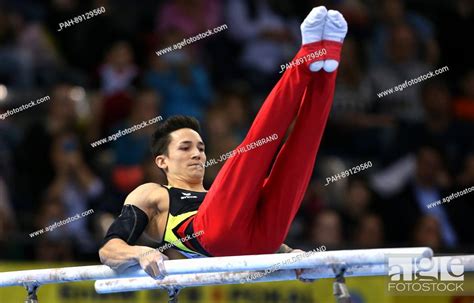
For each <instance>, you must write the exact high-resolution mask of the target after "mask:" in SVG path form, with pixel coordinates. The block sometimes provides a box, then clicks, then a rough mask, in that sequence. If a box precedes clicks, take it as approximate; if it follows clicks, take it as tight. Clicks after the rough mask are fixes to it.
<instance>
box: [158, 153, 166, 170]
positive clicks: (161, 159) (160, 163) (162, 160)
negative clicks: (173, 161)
mask: <svg viewBox="0 0 474 303" xmlns="http://www.w3.org/2000/svg"><path fill="white" fill-rule="evenodd" d="M155 163H156V165H157V166H158V167H159V168H161V169H163V170H166V169H167V168H168V164H166V156H165V155H159V156H156V158H155Z"/></svg>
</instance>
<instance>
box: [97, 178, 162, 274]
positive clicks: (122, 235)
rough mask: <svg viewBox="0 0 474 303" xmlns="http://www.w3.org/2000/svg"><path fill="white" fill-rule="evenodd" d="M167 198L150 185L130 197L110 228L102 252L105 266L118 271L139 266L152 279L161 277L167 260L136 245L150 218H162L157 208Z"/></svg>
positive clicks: (143, 186)
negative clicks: (164, 262) (162, 266)
mask: <svg viewBox="0 0 474 303" xmlns="http://www.w3.org/2000/svg"><path fill="white" fill-rule="evenodd" d="M165 194H167V193H166V191H165V190H163V188H162V187H160V186H159V185H157V184H154V183H147V184H143V185H141V186H139V187H137V188H136V189H135V190H133V191H132V192H131V193H130V194H129V195H128V196H127V198H126V199H125V203H124V206H123V209H122V213H121V214H120V216H119V217H118V218H117V219H116V220H115V221H114V223H112V225H111V226H110V228H109V230H108V231H107V234H106V236H105V238H104V242H103V243H104V244H103V246H102V248H101V249H100V250H99V256H100V261H101V263H102V264H105V265H107V266H109V267H111V268H113V269H117V270H123V269H126V268H128V267H131V266H134V265H137V264H139V265H140V267H141V268H142V269H143V270H145V272H147V273H148V274H149V275H150V276H152V277H154V278H157V277H161V276H162V275H161V271H160V268H159V267H160V264H161V265H162V264H163V261H164V260H165V259H168V257H167V256H166V255H164V254H162V253H160V252H159V251H157V250H155V249H153V248H151V247H146V246H138V245H134V244H135V242H136V241H137V240H138V238H139V237H140V235H141V234H142V233H143V231H144V230H145V228H146V226H147V225H148V222H149V221H150V220H151V218H153V217H154V216H156V215H158V214H159V210H158V206H159V203H160V201H163V196H164V195H165Z"/></svg>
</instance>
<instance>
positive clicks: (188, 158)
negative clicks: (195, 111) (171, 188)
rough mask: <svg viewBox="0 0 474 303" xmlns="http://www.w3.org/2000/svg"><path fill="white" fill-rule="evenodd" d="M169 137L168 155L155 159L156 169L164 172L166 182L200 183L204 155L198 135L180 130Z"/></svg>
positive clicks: (187, 130) (194, 132)
mask: <svg viewBox="0 0 474 303" xmlns="http://www.w3.org/2000/svg"><path fill="white" fill-rule="evenodd" d="M170 137H171V141H170V144H169V145H168V155H160V156H158V157H157V158H156V163H157V165H158V167H160V168H162V169H163V170H164V171H165V172H166V175H167V177H168V180H170V179H177V180H181V181H184V182H193V183H194V182H201V183H202V180H203V178H204V163H206V153H205V146H204V143H203V142H202V139H201V136H200V135H199V133H197V132H196V131H194V130H192V129H190V128H182V129H179V130H176V131H174V132H172V133H170Z"/></svg>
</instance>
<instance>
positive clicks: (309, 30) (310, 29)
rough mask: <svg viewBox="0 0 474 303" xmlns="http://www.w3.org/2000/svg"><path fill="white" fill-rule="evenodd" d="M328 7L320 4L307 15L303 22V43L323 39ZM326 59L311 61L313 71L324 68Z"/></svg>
mask: <svg viewBox="0 0 474 303" xmlns="http://www.w3.org/2000/svg"><path fill="white" fill-rule="evenodd" d="M326 15H327V9H326V7H324V6H318V7H315V8H313V10H312V11H311V12H310V13H309V14H308V16H306V18H305V19H304V21H303V23H301V27H300V28H301V37H302V38H303V45H305V44H309V43H313V42H318V41H321V40H322V39H323V31H324V24H325V23H326ZM323 65H324V61H316V62H313V63H311V65H310V67H309V69H310V70H311V71H319V70H321V68H323Z"/></svg>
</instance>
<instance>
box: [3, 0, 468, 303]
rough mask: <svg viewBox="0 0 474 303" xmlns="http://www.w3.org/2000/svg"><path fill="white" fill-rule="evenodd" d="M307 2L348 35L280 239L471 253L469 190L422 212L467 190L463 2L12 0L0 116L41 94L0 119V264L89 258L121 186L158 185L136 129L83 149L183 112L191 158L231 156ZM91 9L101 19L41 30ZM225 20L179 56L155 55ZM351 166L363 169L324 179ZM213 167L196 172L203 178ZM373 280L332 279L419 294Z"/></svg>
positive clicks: (196, 291)
mask: <svg viewBox="0 0 474 303" xmlns="http://www.w3.org/2000/svg"><path fill="white" fill-rule="evenodd" d="M318 5H325V6H327V7H328V8H332V9H337V10H339V11H341V13H342V14H343V15H344V17H345V18H346V20H347V21H348V23H349V34H348V37H347V38H346V40H345V42H344V48H343V54H342V59H341V64H340V68H339V73H338V78H337V85H336V93H335V97H334V105H333V108H332V111H331V114H330V120H329V122H328V125H327V128H326V131H325V135H324V138H323V142H322V145H321V149H320V151H319V154H318V157H317V161H316V166H315V168H314V176H313V179H312V182H311V184H310V187H309V188H308V191H307V195H306V196H305V199H304V202H303V205H302V208H301V210H300V212H299V213H298V215H297V217H296V219H295V221H294V223H293V226H292V229H291V232H290V234H289V236H288V238H287V241H286V243H288V244H289V245H290V246H292V247H296V248H302V249H307V250H311V249H313V248H316V247H319V246H320V245H325V246H326V247H327V249H328V250H336V249H351V248H380V247H399V246H429V247H431V248H432V249H433V250H434V251H435V253H437V254H439V253H444V254H449V253H458V254H461V253H473V249H474V234H473V233H472V230H473V228H472V222H471V221H472V216H473V214H474V203H473V202H474V192H473V193H470V194H465V195H464V196H462V197H459V198H456V199H453V200H452V201H451V202H450V203H445V204H442V205H440V206H437V207H434V208H431V209H428V208H427V207H425V205H426V204H427V203H429V202H435V201H436V200H438V199H441V198H443V197H446V196H449V195H451V194H452V193H455V192H458V191H462V190H464V189H466V188H469V187H471V186H473V185H474V69H473V67H474V65H473V54H474V48H473V46H472V45H473V44H472V43H470V40H472V30H473V29H474V26H473V25H474V24H473V10H474V3H473V1H471V0H452V1H448V0H412V1H402V0H380V1H374V0H334V1H310V0H304V1H292V2H290V1H284V0H224V1H220V0H175V1H165V0H156V1H151V0H141V1H124V0H114V1H107V0H103V1H79V0H50V1H23V0H15V1H13V0H11V1H0V114H3V113H6V112H7V111H8V110H11V109H12V108H16V107H20V106H21V105H23V104H26V103H28V102H30V101H32V100H37V99H39V98H42V97H44V96H50V100H48V101H45V102H43V103H41V104H38V105H36V106H34V107H31V108H29V109H26V110H24V111H21V112H19V113H16V114H14V115H11V116H9V117H7V118H6V119H3V120H2V119H0V271H9V270H20V269H27V268H28V269H32V268H43V267H58V266H66V265H73V264H74V265H77V264H81V265H84V264H98V262H99V258H98V254H97V251H98V247H99V244H100V241H101V239H102V237H103V236H104V234H105V231H106V230H107V228H108V226H109V225H110V224H111V222H112V220H113V218H114V217H115V216H117V215H118V214H119V212H120V210H121V207H122V204H123V201H124V199H125V197H126V195H127V193H129V192H130V191H131V190H132V189H133V188H135V187H136V186H138V185H139V184H141V183H144V182H166V180H164V179H163V176H162V175H160V172H159V170H158V169H156V167H155V165H154V163H153V161H152V158H151V154H150V152H149V150H148V146H149V138H150V135H151V134H152V133H153V131H154V126H153V125H151V126H148V127H146V128H143V129H141V130H139V131H136V132H134V133H132V134H129V135H127V136H123V137H121V138H118V139H117V140H116V141H113V142H108V143H105V144H101V145H100V146H98V147H92V146H91V143H92V142H95V141H98V140H100V139H101V138H105V137H108V136H109V135H112V134H114V133H116V132H117V130H121V129H125V128H128V127H131V126H133V125H135V124H139V123H141V122H142V121H147V120H149V119H152V118H154V117H157V116H160V115H161V116H162V117H163V119H166V118H167V117H169V116H170V115H175V114H183V115H192V116H195V117H196V118H198V119H199V121H200V122H201V124H202V127H203V137H204V140H205V142H206V150H207V157H208V159H211V158H219V157H220V155H221V154H225V153H227V152H229V151H231V150H232V149H233V148H235V147H236V146H237V145H238V143H240V141H241V140H242V139H243V138H244V136H245V134H246V131H247V129H248V128H249V126H250V124H251V122H252V119H253V117H254V116H255V114H256V111H257V110H258V109H259V107H260V106H261V104H262V102H263V101H264V99H265V97H266V95H267V94H268V93H269V92H270V90H271V88H272V87H273V86H274V84H275V83H276V81H278V79H279V77H280V76H281V74H279V71H280V69H281V68H280V66H281V65H283V64H286V63H287V62H289V61H291V59H292V58H293V56H294V54H295V53H296V51H297V50H298V48H299V46H300V45H301V37H300V32H299V24H300V23H301V21H302V20H303V18H304V16H306V15H307V13H308V12H309V11H310V10H311V8H312V7H314V6H318ZM99 7H104V8H105V9H106V12H105V13H103V14H100V15H98V16H95V17H92V18H90V19H88V20H84V21H82V22H80V23H78V24H74V25H73V26H70V27H67V28H63V29H62V30H61V31H58V29H59V25H58V24H59V23H61V22H65V21H67V20H69V19H71V18H74V17H75V16H79V15H81V14H84V13H85V12H88V11H91V10H93V9H96V8H99ZM224 24H225V25H227V29H226V30H223V31H221V32H219V33H215V34H214V35H212V36H209V37H206V38H204V39H202V40H199V41H196V42H194V43H192V44H190V45H186V46H184V47H182V49H179V50H174V51H172V52H169V53H166V54H163V55H161V56H158V55H157V54H156V53H155V52H156V51H158V50H161V49H164V48H166V47H169V46H172V45H173V44H175V43H177V42H180V41H182V40H183V39H184V38H189V37H192V36H195V35H197V34H199V33H202V32H205V31H207V30H208V29H213V28H216V27H219V26H221V25H224ZM444 66H447V67H448V68H449V71H447V72H444V73H443V74H441V75H438V76H436V77H433V78H431V79H428V80H426V81H423V82H420V83H418V84H414V85H412V86H410V87H408V88H406V89H405V90H403V91H402V92H395V93H393V94H390V95H388V96H384V97H381V98H379V97H378V95H377V94H378V93H380V92H382V91H384V90H386V89H389V88H392V87H395V86H397V85H399V84H402V83H404V82H405V80H410V79H413V78H417V77H418V76H421V75H423V74H425V73H427V72H429V71H434V70H436V69H438V68H442V67H444ZM158 123H159V122H158ZM297 156H298V155H295V157H297ZM367 161H371V163H372V164H373V167H371V168H368V169H366V170H364V171H363V172H361V173H358V174H356V175H353V176H349V177H346V178H344V179H341V180H338V181H337V182H333V183H330V184H329V185H327V186H325V184H326V183H327V182H326V178H328V177H331V176H333V175H335V174H337V173H341V172H342V171H345V170H348V169H349V168H352V167H354V166H356V165H358V164H361V163H365V162H367ZM221 165H222V164H219V165H214V166H210V167H208V168H207V169H206V179H205V185H206V188H209V186H210V185H211V184H212V180H213V179H214V177H215V176H216V174H217V173H218V171H219V169H220V167H221ZM89 209H93V213H92V214H89V215H88V216H87V217H84V218H81V219H80V220H77V221H74V222H71V223H69V224H67V225H64V226H61V227H58V228H57V229H55V230H54V231H51V232H48V233H44V234H42V235H38V236H34V237H32V236H30V234H31V233H33V232H34V231H37V230H39V229H41V228H44V227H46V226H48V225H50V224H52V223H54V222H57V221H61V220H64V219H65V218H68V217H72V216H74V215H76V214H77V213H82V212H84V211H87V210H89ZM384 283H385V282H384V277H372V278H357V279H349V283H348V284H349V286H350V288H351V291H352V292H353V295H354V301H353V302H427V301H423V300H424V298H421V297H418V298H410V297H387V296H386V295H385V294H384V285H385V284H384ZM331 291H332V288H331V283H330V281H319V282H316V283H314V284H313V285H307V284H303V283H300V282H299V283H297V282H291V283H289V282H288V283H281V282H280V283H266V284H263V285H245V286H241V285H235V286H214V287H202V288H193V289H187V290H185V291H184V292H183V295H182V296H181V298H180V300H181V302H332V300H333V299H332V297H331ZM39 295H40V296H41V295H42V296H43V302H48V303H56V302H66V303H68V302H71V303H72V302H81V303H82V302H159V301H160V302H163V301H164V300H166V297H165V293H164V292H158V291H153V292H140V293H124V294H118V295H114V296H103V295H97V294H95V292H94V289H93V286H92V283H76V284H62V285H61V284H60V285H53V286H46V287H45V286H43V287H42V288H41V289H40V291H39ZM45 297H46V299H44V298H45ZM420 298H421V299H420ZM40 299H41V297H40ZM21 300H24V291H23V290H22V289H20V288H13V289H0V302H2V303H3V302H7V303H14V302H20V301H21ZM472 301H473V298H472V297H471V298H469V297H462V298H461V297H460V298H451V297H437V298H430V299H429V302H440V303H441V302H459V303H463V302H472ZM40 302H41V300H40Z"/></svg>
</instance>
